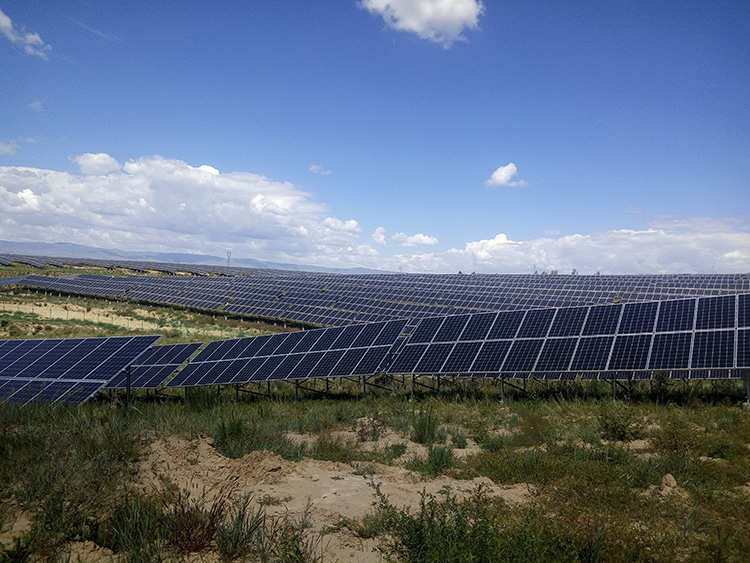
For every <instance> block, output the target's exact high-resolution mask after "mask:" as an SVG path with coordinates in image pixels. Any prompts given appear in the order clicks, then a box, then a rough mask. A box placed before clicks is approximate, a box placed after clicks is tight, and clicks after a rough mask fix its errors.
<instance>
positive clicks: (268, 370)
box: [253, 356, 284, 381]
mask: <svg viewBox="0 0 750 563" xmlns="http://www.w3.org/2000/svg"><path fill="white" fill-rule="evenodd" d="M283 359H284V356H268V358H267V360H266V361H265V362H263V364H261V365H260V366H258V369H257V370H256V371H255V373H254V374H253V381H267V380H268V378H269V377H270V376H271V374H272V373H273V372H274V370H275V369H276V368H277V367H279V364H280V363H281V361H282V360H283Z"/></svg>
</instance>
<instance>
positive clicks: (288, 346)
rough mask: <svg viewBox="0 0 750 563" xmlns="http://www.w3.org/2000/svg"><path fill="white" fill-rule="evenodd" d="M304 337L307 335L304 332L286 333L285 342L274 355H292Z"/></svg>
mask: <svg viewBox="0 0 750 563" xmlns="http://www.w3.org/2000/svg"><path fill="white" fill-rule="evenodd" d="M304 337H305V333H304V332H302V331H297V332H289V333H286V334H285V335H284V341H283V342H282V343H281V345H280V346H279V347H278V348H276V350H275V351H274V354H290V353H291V352H292V350H294V349H295V348H296V347H297V345H298V344H299V343H300V341H301V340H302V339H303V338H304Z"/></svg>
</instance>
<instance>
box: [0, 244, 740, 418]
mask: <svg viewBox="0 0 750 563" xmlns="http://www.w3.org/2000/svg"><path fill="white" fill-rule="evenodd" d="M0 258H2V256H0ZM6 258H7V257H6ZM18 258H19V257H14V262H18V261H19V259H18ZM92 262H96V261H91V260H86V261H85V263H92ZM25 263H28V264H29V265H33V266H37V267H39V266H40V265H42V264H51V265H63V264H69V263H70V262H66V261H65V259H58V260H56V261H54V263H53V261H46V262H45V261H44V260H43V259H41V258H36V259H34V258H29V259H28V260H27V261H25ZM126 264H127V265H126ZM182 266H183V265H164V264H162V265H159V264H154V263H125V262H118V263H117V265H115V264H112V265H110V266H107V267H130V268H132V269H139V268H140V269H143V270H144V271H146V270H159V271H164V272H170V273H175V272H178V271H180V272H183V271H190V270H185V269H183V268H182ZM203 268H204V269H202V270H201V269H198V270H200V272H198V271H196V272H194V273H201V274H208V273H216V274H221V275H220V276H218V277H209V276H203V275H201V276H167V277H152V276H126V277H114V276H113V277H110V276H97V275H75V276H68V277H60V278H55V277H45V276H34V275H28V276H20V277H16V278H8V279H5V280H0V285H17V286H22V287H29V288H35V289H37V290H45V291H57V292H61V293H67V294H81V295H94V296H102V297H112V298H117V299H134V300H137V301H142V302H151V303H156V304H171V305H178V306H185V307H192V308H196V309H204V310H208V311H213V312H225V313H232V314H237V315H248V316H253V317H263V318H269V319H285V320H290V321H297V322H302V323H308V324H313V325H323V326H329V327H333V328H326V329H315V330H307V331H299V332H293V333H285V334H274V335H266V336H259V337H253V338H239V339H233V340H223V341H217V342H212V343H210V344H208V345H207V346H206V347H205V348H203V349H202V350H201V351H200V352H198V354H197V355H195V354H196V351H197V350H198V349H199V348H200V347H201V346H202V344H200V343H194V344H189V345H175V346H159V347H155V348H154V349H153V350H151V351H150V352H148V353H143V355H140V356H139V357H138V358H137V359H136V358H131V359H130V360H129V361H127V362H124V360H123V362H124V363H123V362H120V361H119V360H117V361H115V360H111V361H110V364H111V365H114V364H117V365H118V366H119V369H118V370H116V372H113V373H112V374H111V376H107V377H109V379H106V377H105V375H106V374H105V373H104V372H101V377H100V376H99V374H100V371H86V370H83V371H81V370H80V369H78V368H80V367H83V366H78V364H71V365H70V366H68V367H67V368H65V366H67V365H68V363H71V362H73V360H74V358H77V357H80V354H79V353H78V352H76V353H75V354H72V355H71V353H72V352H71V350H72V349H71V350H68V348H69V347H71V346H72V347H73V348H74V349H76V350H78V351H80V352H83V351H85V350H87V349H88V348H87V347H88V346H94V344H84V342H86V341H88V340H92V341H95V340H100V339H82V340H81V339H78V340H73V341H70V342H68V341H59V340H49V341H38V340H35V341H0V400H2V399H3V398H9V399H10V400H14V401H15V402H21V403H23V402H29V401H32V400H36V399H46V398H51V399H52V400H69V401H73V402H75V401H80V400H85V399H86V398H88V397H89V396H91V393H94V392H95V391H96V390H98V389H100V388H102V387H110V388H122V387H124V386H125V385H126V384H127V378H126V377H125V376H124V373H123V372H122V369H124V368H125V367H127V366H130V376H131V377H130V379H131V387H133V388H145V389H156V388H158V387H161V386H163V385H165V382H166V381H168V380H169V378H170V377H171V376H172V375H173V374H174V373H175V372H176V371H177V370H178V368H180V367H181V366H184V368H183V369H182V370H181V371H177V373H176V375H175V376H174V377H173V378H172V379H171V380H169V381H168V383H166V385H167V386H168V387H172V388H174V387H187V386H203V385H221V384H238V385H241V384H244V383H256V382H264V381H269V382H270V381H285V380H288V381H298V380H302V379H311V378H312V379H316V378H329V377H346V376H369V375H372V374H374V373H377V372H380V371H386V372H387V373H390V374H394V375H395V374H414V375H454V376H474V377H497V376H501V377H527V376H528V375H531V374H533V375H534V376H535V377H539V378H543V379H550V380H555V379H572V378H575V377H578V376H579V375H580V376H582V377H583V378H587V379H591V378H598V377H605V378H608V379H617V378H648V377H652V376H653V374H654V372H657V371H668V372H672V373H674V374H678V375H680V374H681V375H680V376H685V377H690V378H697V379H703V378H727V377H736V376H738V374H739V370H741V369H745V368H750V274H710V275H709V274H706V275H632V276H599V275H597V276H573V275H569V276H565V275H515V274H514V275H508V274H494V275H484V274H471V275H464V274H319V273H311V272H289V271H280V270H251V269H237V271H230V270H229V269H226V270H225V269H223V268H217V267H208V266H207V267H203ZM239 270H241V272H239ZM232 273H234V274H237V273H242V274H243V275H228V274H232ZM402 333H405V334H406V335H407V336H405V337H404V336H402V337H401V338H400V337H399V335H400V334H402ZM143 338H146V337H143ZM148 338H158V337H148ZM105 340H106V339H105ZM9 342H15V343H17V344H14V345H10V344H8V343H9ZM20 342H24V344H20ZM31 342H33V343H35V344H30V343H31ZM113 342H114V341H113ZM149 345H150V344H149ZM8 346H11V348H8ZM15 347H18V352H19V354H20V356H19V358H21V357H23V358H25V357H26V352H28V354H29V356H28V358H27V359H25V360H23V361H21V362H20V363H19V359H18V358H16V356H14V355H12V354H11V355H8V356H7V359H6V356H5V355H4V354H3V351H5V352H7V353H8V354H10V353H11V352H12V351H13V350H14V349H15ZM147 347H148V346H147ZM53 350H57V352H54V353H53V352H52V351H53ZM65 350H68V352H65V353H64V354H62V356H61V359H60V362H61V363H59V364H57V363H56V362H55V363H49V365H48V362H51V361H52V358H53V357H55V354H57V353H58V352H60V353H63V352H64V351H65ZM103 350H104V349H102V351H103ZM141 352H143V350H141ZM92 353H93V352H92ZM194 355H195V357H193V358H192V359H190V358H191V357H192V356H194ZM115 356H117V354H116V353H113V354H112V357H113V358H114V357H115ZM118 357H119V356H118ZM62 358H64V359H62ZM188 360H189V361H188ZM24 361H26V362H28V365H25V364H24V363H23V362H24ZM186 361H187V363H186ZM66 362H67V363H66ZM113 362H114V363H113ZM118 362H119V363H118ZM103 363H104V364H106V362H104V361H103ZM73 365H75V366H77V367H76V369H75V370H73ZM14 366H15V367H14ZM54 366H57V367H54ZM16 368H18V371H17V372H16V371H14V370H16ZM63 368H65V369H66V371H64V374H67V375H66V377H62V376H59V375H56V374H58V371H59V370H60V369H63ZM56 370H58V371H56ZM105 371H106V370H105ZM74 372H75V373H78V374H79V375H78V376H75V377H73V376H72V374H73V373H74ZM60 373H63V372H60ZM80 373H83V375H80ZM115 375H117V377H116V378H115ZM113 378H115V379H113ZM105 379H106V381H105ZM92 389H93V390H92Z"/></svg>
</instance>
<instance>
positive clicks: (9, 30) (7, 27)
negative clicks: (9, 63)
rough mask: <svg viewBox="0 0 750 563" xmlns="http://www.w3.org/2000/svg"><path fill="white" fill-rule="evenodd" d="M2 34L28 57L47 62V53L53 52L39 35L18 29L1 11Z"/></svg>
mask: <svg viewBox="0 0 750 563" xmlns="http://www.w3.org/2000/svg"><path fill="white" fill-rule="evenodd" d="M0 34H2V35H4V36H5V38H6V39H7V40H8V41H10V42H11V43H13V44H14V45H16V46H17V47H19V48H20V49H21V50H22V51H23V52H24V53H26V54H27V55H32V56H34V57H40V58H42V59H45V60H46V59H47V52H48V51H51V50H52V47H50V46H49V45H47V44H46V43H45V42H44V41H42V38H41V37H40V36H39V34H38V33H34V32H31V31H26V30H25V29H18V28H16V26H14V25H13V21H12V20H11V19H10V18H9V17H8V16H7V15H6V14H5V12H3V11H2V10H0Z"/></svg>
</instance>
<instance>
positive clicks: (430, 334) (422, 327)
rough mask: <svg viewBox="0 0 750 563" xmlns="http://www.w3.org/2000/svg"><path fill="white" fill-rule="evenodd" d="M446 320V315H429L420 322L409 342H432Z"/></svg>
mask: <svg viewBox="0 0 750 563" xmlns="http://www.w3.org/2000/svg"><path fill="white" fill-rule="evenodd" d="M444 321H445V317H428V318H426V319H422V320H421V321H420V322H419V326H417V328H416V330H415V331H414V334H412V335H411V337H410V338H409V342H412V343H414V344H417V343H421V342H432V339H433V338H434V337H435V334H436V333H437V332H438V331H439V330H440V326H441V325H442V324H443V322H444Z"/></svg>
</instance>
